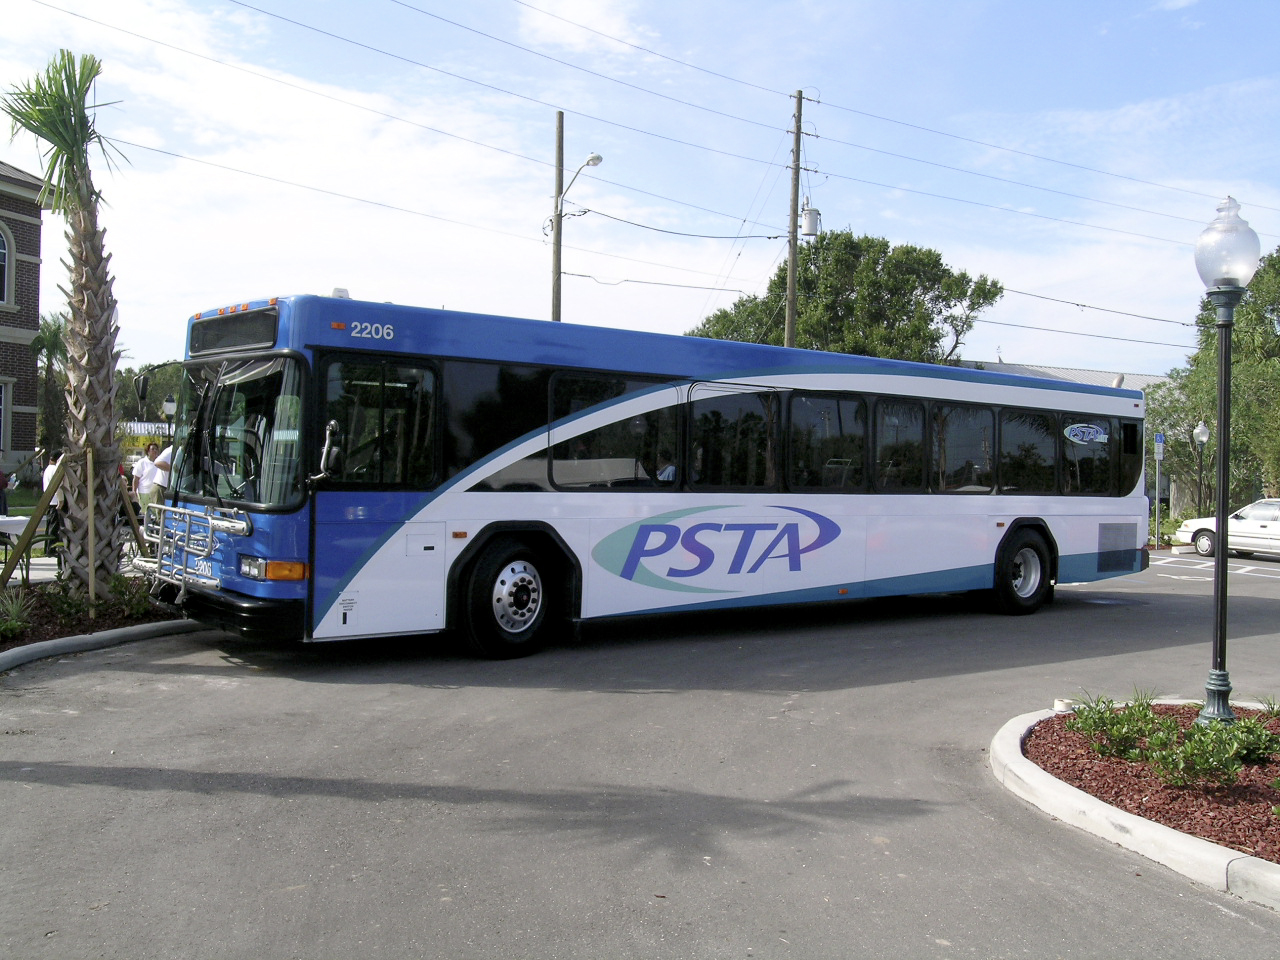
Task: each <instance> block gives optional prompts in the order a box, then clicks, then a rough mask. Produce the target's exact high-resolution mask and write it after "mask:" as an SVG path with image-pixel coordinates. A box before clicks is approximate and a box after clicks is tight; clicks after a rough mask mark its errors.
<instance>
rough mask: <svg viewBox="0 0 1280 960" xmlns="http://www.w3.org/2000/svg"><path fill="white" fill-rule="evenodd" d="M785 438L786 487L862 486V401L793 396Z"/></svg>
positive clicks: (864, 411) (864, 429)
mask: <svg viewBox="0 0 1280 960" xmlns="http://www.w3.org/2000/svg"><path fill="white" fill-rule="evenodd" d="M789 437H790V445H789V449H788V455H787V483H788V485H789V486H790V487H791V489H792V490H815V491H816V490H862V489H864V488H865V485H866V467H865V465H864V460H865V456H866V440H867V404H866V401H865V400H862V399H861V398H840V397H829V396H806V395H802V394H797V395H794V396H793V397H792V399H791V432H790V434H789Z"/></svg>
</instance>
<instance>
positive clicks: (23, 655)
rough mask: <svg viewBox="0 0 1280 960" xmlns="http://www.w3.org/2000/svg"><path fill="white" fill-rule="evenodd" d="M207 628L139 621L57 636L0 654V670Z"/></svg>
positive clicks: (194, 624) (186, 622)
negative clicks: (134, 623) (55, 638)
mask: <svg viewBox="0 0 1280 960" xmlns="http://www.w3.org/2000/svg"><path fill="white" fill-rule="evenodd" d="M208 629H209V628H208V627H207V626H206V625H205V624H203V623H197V622H196V621H194V620H164V621H160V622H157V623H142V624H138V625H137V626H135V627H119V628H117V629H115V630H103V631H101V632H99V633H82V634H80V635H78V636H74V637H59V638H58V639H57V640H45V641H42V642H41V643H29V644H27V645H26V646H25V647H14V648H13V649H12V650H6V651H4V652H3V653H0V673H3V672H5V671H6V670H12V669H13V668H14V667H20V666H22V665H23V664H24V663H30V662H31V661H33V660H42V659H44V658H45V657H57V656H62V655H63V654H68V653H84V652H85V651H86V650H103V649H105V648H107V647H115V646H119V645H120V644H122V643H129V642H131V641H133V640H151V639H153V638H155V637H165V636H170V635H176V634H182V633H195V632H196V631H197V630H208Z"/></svg>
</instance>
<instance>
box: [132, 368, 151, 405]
mask: <svg viewBox="0 0 1280 960" xmlns="http://www.w3.org/2000/svg"><path fill="white" fill-rule="evenodd" d="M150 385H151V378H150V377H148V376H147V375H146V374H145V373H140V374H138V375H137V376H136V377H134V378H133V392H134V394H135V395H136V396H137V398H138V406H139V407H141V406H142V404H144V403H146V402H147V387H149V386H150Z"/></svg>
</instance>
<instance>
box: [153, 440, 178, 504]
mask: <svg viewBox="0 0 1280 960" xmlns="http://www.w3.org/2000/svg"><path fill="white" fill-rule="evenodd" d="M152 466H154V467H155V471H156V473H155V477H154V478H153V480H152V483H154V484H155V489H154V490H153V493H154V499H153V500H152V501H151V502H152V503H164V494H165V491H166V490H168V489H169V470H170V468H171V467H172V466H173V444H172V443H171V444H169V445H168V446H167V447H165V448H164V449H163V450H161V451H160V454H159V456H157V457H156V458H155V460H154V461H152Z"/></svg>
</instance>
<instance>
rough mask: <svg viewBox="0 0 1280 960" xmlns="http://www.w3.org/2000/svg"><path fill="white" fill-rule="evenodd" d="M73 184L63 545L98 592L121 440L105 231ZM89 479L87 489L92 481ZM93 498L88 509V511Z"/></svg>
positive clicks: (86, 188)
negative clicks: (89, 455)
mask: <svg viewBox="0 0 1280 960" xmlns="http://www.w3.org/2000/svg"><path fill="white" fill-rule="evenodd" d="M87 181H88V178H87V177H85V178H83V180H82V182H81V183H80V184H79V185H78V186H79V187H80V188H81V189H80V191H79V192H80V194H81V197H82V198H83V202H81V203H78V204H76V209H74V211H73V212H71V213H70V215H69V216H68V219H67V241H68V243H69V245H70V254H71V262H70V263H69V264H67V267H68V269H69V270H70V272H71V290H70V291H68V290H66V289H63V293H65V294H66V295H67V301H68V305H69V306H70V309H71V317H70V319H69V320H68V322H67V451H66V456H67V474H66V476H67V479H66V488H65V489H66V493H67V500H66V511H67V525H66V526H67V529H66V535H67V553H68V560H69V570H70V572H71V574H72V576H73V577H74V578H75V580H77V581H78V582H79V584H80V586H81V587H82V588H84V589H85V590H88V588H89V583H90V580H91V579H92V580H93V581H94V583H95V591H94V592H96V593H97V595H98V596H99V597H106V596H110V594H111V578H112V577H113V576H115V574H116V573H117V571H118V561H119V556H120V549H119V548H120V539H121V532H120V526H119V523H118V517H119V515H120V481H119V470H120V445H119V443H118V442H117V441H116V415H115V378H114V372H115V365H116V361H117V360H118V359H119V354H118V353H117V352H116V346H115V344H116V334H117V332H118V329H119V328H118V325H117V323H116V301H115V297H114V295H113V294H112V289H111V288H112V285H113V283H114V281H113V278H112V276H111V273H110V269H109V268H110V261H111V257H110V256H109V255H107V254H106V253H105V246H104V242H103V241H104V236H105V233H106V231H105V230H102V229H99V227H98V216H97V212H98V205H97V203H96V201H95V198H94V197H93V188H92V185H91V184H90V183H88V182H87ZM89 448H92V450H93V459H92V462H93V466H94V476H93V477H92V478H89V477H88V476H86V466H87V464H86V457H85V451H86V450H87V449H89ZM90 480H92V483H93V485H94V490H93V495H92V496H90V494H89V486H88V485H89V482H90ZM90 504H93V507H94V509H93V514H94V515H92V516H91V514H90ZM90 523H93V524H94V536H93V540H94V541H95V542H96V547H97V549H96V550H95V551H94V554H95V556H93V557H91V556H90V551H89V540H90V537H89V524H90Z"/></svg>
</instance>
